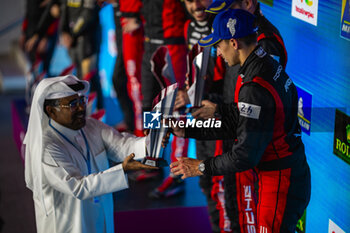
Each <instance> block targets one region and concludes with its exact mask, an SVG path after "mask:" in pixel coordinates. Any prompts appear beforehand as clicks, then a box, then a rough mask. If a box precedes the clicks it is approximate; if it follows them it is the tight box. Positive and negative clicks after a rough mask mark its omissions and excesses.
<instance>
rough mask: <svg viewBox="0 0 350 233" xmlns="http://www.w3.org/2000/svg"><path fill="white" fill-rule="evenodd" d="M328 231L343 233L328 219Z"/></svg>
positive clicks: (343, 232) (329, 232) (330, 232)
mask: <svg viewBox="0 0 350 233" xmlns="http://www.w3.org/2000/svg"><path fill="white" fill-rule="evenodd" d="M328 233H345V231H343V230H342V229H341V228H340V227H339V226H338V225H337V224H335V223H334V222H333V221H332V220H330V219H329V224H328Z"/></svg>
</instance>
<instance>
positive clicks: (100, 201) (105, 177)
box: [34, 118, 145, 233]
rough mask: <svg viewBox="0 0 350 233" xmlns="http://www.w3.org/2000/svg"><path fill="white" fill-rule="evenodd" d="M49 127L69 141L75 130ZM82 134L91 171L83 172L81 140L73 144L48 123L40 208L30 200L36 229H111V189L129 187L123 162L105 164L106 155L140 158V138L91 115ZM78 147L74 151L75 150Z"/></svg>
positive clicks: (73, 232)
mask: <svg viewBox="0 0 350 233" xmlns="http://www.w3.org/2000/svg"><path fill="white" fill-rule="evenodd" d="M51 123H52V126H53V127H55V128H56V129H57V130H59V131H60V132H61V133H62V134H64V135H65V136H66V137H67V138H68V139H69V140H70V141H71V142H73V144H74V145H76V144H79V143H77V141H76V136H77V135H78V134H80V131H79V130H78V131H74V130H71V129H68V128H66V127H63V126H61V125H59V124H57V123H56V122H54V121H53V120H51ZM82 130H83V132H84V134H85V136H86V139H87V141H88V144H89V148H90V160H91V161H90V164H91V174H89V172H88V166H87V162H86V161H85V160H84V158H83V154H84V155H85V156H86V147H85V143H81V144H83V145H79V147H78V148H75V147H74V146H72V145H71V144H70V143H69V142H68V141H67V140H65V139H64V138H63V137H62V136H60V134H58V133H57V132H56V131H55V130H54V129H52V128H51V127H50V126H49V127H47V129H46V130H45V132H44V134H43V135H44V136H43V159H42V172H43V196H44V201H45V208H46V213H47V215H46V214H45V210H44V209H43V205H42V204H41V202H40V200H39V199H36V198H34V205H35V215H36V222H37V231H38V232H39V233H48V232H49V233H63V232H64V233H67V232H70V233H78V232H84V233H95V232H96V233H97V232H99V233H100V232H101V233H102V232H106V233H111V232H114V223H113V197H112V192H116V191H119V190H122V189H125V188H128V183H127V178H126V175H125V174H124V170H123V168H122V165H121V164H119V165H116V166H113V167H111V168H110V167H109V162H108V158H109V159H111V160H113V161H115V162H121V161H123V160H124V158H125V157H126V156H128V155H129V154H131V153H135V158H136V159H140V158H143V157H144V156H145V138H138V137H135V136H133V135H131V134H120V133H119V132H118V131H116V130H114V129H113V128H111V127H109V126H107V125H105V124H103V123H102V122H99V121H97V120H95V119H91V118H87V121H86V125H85V126H84V127H83V129H82ZM77 149H81V150H80V151H82V152H79V150H77Z"/></svg>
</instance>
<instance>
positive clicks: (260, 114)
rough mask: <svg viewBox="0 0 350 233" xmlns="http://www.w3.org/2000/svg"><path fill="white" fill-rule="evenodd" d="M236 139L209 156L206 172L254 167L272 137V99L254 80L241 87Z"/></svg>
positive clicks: (212, 172) (222, 173)
mask: <svg viewBox="0 0 350 233" xmlns="http://www.w3.org/2000/svg"><path fill="white" fill-rule="evenodd" d="M238 100H239V101H238V108H239V117H238V125H237V131H236V132H237V141H236V144H235V145H233V147H232V151H229V152H227V153H224V154H223V155H222V156H217V157H213V158H208V159H207V160H205V161H204V163H205V172H204V173H205V174H206V175H214V176H215V175H227V174H231V173H233V172H240V171H245V170H248V169H251V168H254V167H255V166H256V165H257V164H258V163H259V161H260V160H261V157H262V155H263V153H264V151H265V149H266V147H267V145H268V144H269V143H270V142H271V140H272V135H273V127H274V113H275V102H274V99H273V97H272V95H271V94H270V93H269V92H268V91H267V90H266V89H265V88H263V87H262V86H260V85H259V84H257V83H248V84H245V85H244V86H242V88H241V90H240V94H239V99H238Z"/></svg>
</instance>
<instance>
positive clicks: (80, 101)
mask: <svg viewBox="0 0 350 233" xmlns="http://www.w3.org/2000/svg"><path fill="white" fill-rule="evenodd" d="M87 100H88V98H87V97H86V96H81V97H79V98H76V99H74V100H72V101H71V102H69V104H59V105H57V107H62V108H69V109H70V110H71V111H72V112H74V111H75V110H77V109H78V107H79V106H84V107H85V106H86V103H87Z"/></svg>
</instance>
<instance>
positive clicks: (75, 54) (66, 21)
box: [60, 0, 103, 108]
mask: <svg viewBox="0 0 350 233" xmlns="http://www.w3.org/2000/svg"><path fill="white" fill-rule="evenodd" d="M61 9H62V10H61V22H60V31H62V32H66V33H69V34H70V35H71V37H72V38H73V44H72V45H71V48H69V51H68V52H69V55H70V57H71V59H72V62H73V63H74V64H75V66H76V69H77V77H78V78H79V79H83V78H84V76H86V75H87V74H88V73H89V72H91V71H95V75H93V77H92V78H91V90H92V91H96V92H97V107H98V108H102V107H103V102H102V98H103V97H102V90H101V84H100V78H99V75H98V53H99V49H100V42H101V28H100V22H99V6H98V5H97V3H96V1H95V0H63V4H62V7H61Z"/></svg>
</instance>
